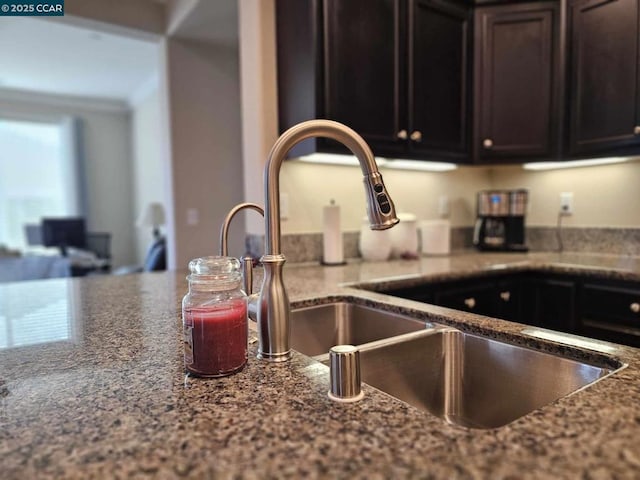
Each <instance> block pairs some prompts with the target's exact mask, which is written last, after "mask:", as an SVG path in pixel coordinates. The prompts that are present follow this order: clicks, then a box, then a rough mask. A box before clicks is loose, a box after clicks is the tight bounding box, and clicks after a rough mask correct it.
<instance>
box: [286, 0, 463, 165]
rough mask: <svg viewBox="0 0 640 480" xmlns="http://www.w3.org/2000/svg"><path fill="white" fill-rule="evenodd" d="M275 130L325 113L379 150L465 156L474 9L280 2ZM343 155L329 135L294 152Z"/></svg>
mask: <svg viewBox="0 0 640 480" xmlns="http://www.w3.org/2000/svg"><path fill="white" fill-rule="evenodd" d="M276 19H277V54H278V104H279V127H280V131H284V130H285V129H287V128H288V127H290V126H292V125H294V124H295V123H298V122H300V121H302V120H308V119H312V118H327V119H331V120H336V121H338V122H341V123H344V124H345V125H347V126H349V127H351V128H353V129H354V130H355V131H356V132H358V133H359V134H360V135H362V136H363V138H364V139H365V140H366V141H367V143H369V145H370V146H371V148H372V150H373V152H374V154H376V155H379V156H392V157H404V158H423V159H442V160H453V161H460V162H463V161H465V160H466V159H467V158H468V156H469V155H468V152H469V138H470V135H469V118H470V115H469V107H470V99H471V97H470V94H469V86H470V80H471V77H470V71H469V68H470V65H471V63H470V61H471V58H470V56H469V53H470V48H471V43H470V42H471V30H470V28H471V10H470V8H469V7H465V6H462V5H461V4H458V3H455V2H451V1H442V0H324V1H320V0H277V3H276ZM315 151H321V152H344V149H343V147H342V146H340V145H337V144H335V143H333V142H331V141H328V140H324V139H317V140H310V141H308V142H307V144H306V145H304V146H301V147H299V148H298V149H297V150H294V151H293V152H292V155H300V154H303V153H309V152H315Z"/></svg>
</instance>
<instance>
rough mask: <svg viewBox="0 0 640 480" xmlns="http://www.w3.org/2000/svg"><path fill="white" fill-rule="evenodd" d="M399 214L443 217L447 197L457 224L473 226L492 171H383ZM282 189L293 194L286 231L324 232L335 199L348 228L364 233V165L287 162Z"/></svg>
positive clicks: (343, 223)
mask: <svg viewBox="0 0 640 480" xmlns="http://www.w3.org/2000/svg"><path fill="white" fill-rule="evenodd" d="M380 171H381V173H382V176H383V178H384V181H385V184H386V186H387V189H388V191H389V194H390V195H391V197H392V198H393V201H394V203H395V206H396V210H397V211H398V212H411V213H414V214H416V215H417V216H418V219H421V220H428V219H436V218H440V216H439V214H438V200H439V197H440V196H441V195H446V196H447V197H448V198H449V202H450V217H449V218H450V220H451V223H452V225H454V226H466V225H471V224H472V222H473V220H474V216H475V193H476V191H477V190H480V189H483V188H489V176H488V171H487V169H482V168H478V169H476V168H471V167H466V168H460V169H458V170H455V171H451V172H408V171H400V170H385V169H384V168H382V169H381V170H380ZM280 182H281V190H282V191H283V192H286V193H288V194H289V212H290V218H289V219H288V220H285V221H283V223H282V231H283V233H304V232H319V231H321V230H322V207H323V206H324V205H328V204H329V201H330V199H332V198H333V199H335V201H336V203H337V204H339V205H340V207H341V222H342V228H343V230H347V231H348V230H351V231H354V230H359V229H360V225H361V223H362V219H363V217H364V216H365V215H366V210H365V209H366V204H365V193H364V187H363V184H362V172H361V170H360V168H359V167H350V166H333V165H316V164H309V163H304V162H299V161H287V162H285V163H284V165H283V168H282V171H281V173H280Z"/></svg>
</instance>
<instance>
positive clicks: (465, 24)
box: [406, 0, 471, 159]
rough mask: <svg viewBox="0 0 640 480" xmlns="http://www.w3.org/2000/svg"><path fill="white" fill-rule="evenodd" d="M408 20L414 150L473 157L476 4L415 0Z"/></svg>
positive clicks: (411, 141)
mask: <svg viewBox="0 0 640 480" xmlns="http://www.w3.org/2000/svg"><path fill="white" fill-rule="evenodd" d="M409 22H410V26H409V58H410V63H409V98H408V99H409V119H408V125H407V126H406V128H407V129H408V134H409V150H410V151H411V152H415V153H417V154H426V155H433V156H436V157H438V158H441V157H444V158H447V157H450V158H454V159H456V158H457V159H463V158H468V153H469V123H470V122H469V111H470V108H469V102H470V95H469V83H470V82H469V79H470V78H471V76H470V72H469V68H470V55H469V53H470V51H471V43H470V42H471V31H470V23H471V10H470V9H468V8H465V7H462V6H457V5H455V4H452V3H451V2H443V1H438V0H412V1H411V2H410V11H409Z"/></svg>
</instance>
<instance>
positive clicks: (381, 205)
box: [257, 120, 398, 362]
mask: <svg viewBox="0 0 640 480" xmlns="http://www.w3.org/2000/svg"><path fill="white" fill-rule="evenodd" d="M311 137H326V138H330V139H332V140H336V141H338V142H340V143H342V144H343V145H344V146H346V147H347V148H348V149H349V150H351V152H352V153H353V154H354V155H355V156H356V158H357V159H358V161H359V162H360V168H361V169H362V173H363V175H364V186H365V190H366V194H367V214H368V216H369V223H370V227H371V229H372V230H385V229H387V228H391V227H392V226H394V225H395V224H396V223H398V219H397V218H396V212H395V208H394V206H393V202H392V201H391V198H390V197H389V195H388V194H387V191H386V188H385V186H384V183H383V182H382V175H380V172H379V171H378V167H377V165H376V162H375V159H374V157H373V153H372V152H371V149H370V148H369V146H368V145H367V143H366V142H365V141H364V140H363V139H362V137H360V135H358V134H357V133H356V132H354V131H353V130H351V129H350V128H348V127H346V126H344V125H342V124H341V123H338V122H333V121H331V120H310V121H307V122H303V123H300V124H298V125H295V126H293V127H291V128H290V129H289V130H287V131H286V132H284V133H283V134H282V135H281V136H280V138H278V140H276V143H275V144H274V145H273V148H272V149H271V152H270V153H269V158H268V159H267V164H266V166H265V173H264V190H265V230H266V232H265V240H266V248H265V254H264V256H263V257H262V258H261V262H262V265H263V266H264V279H263V283H262V290H261V292H260V298H259V300H258V305H257V317H258V318H257V321H258V341H259V346H258V358H261V359H264V360H267V361H271V362H283V361H286V360H288V359H289V358H290V357H291V347H290V345H289V337H290V325H289V298H288V296H287V291H286V289H285V287H284V282H283V279H282V268H283V266H284V263H285V260H286V259H285V256H284V255H283V254H282V253H281V251H280V195H279V194H280V178H279V176H280V167H281V165H282V162H283V161H284V159H285V157H286V155H287V153H288V152H289V150H291V148H292V147H293V146H294V145H296V144H297V143H299V142H301V141H302V140H305V139H307V138H311Z"/></svg>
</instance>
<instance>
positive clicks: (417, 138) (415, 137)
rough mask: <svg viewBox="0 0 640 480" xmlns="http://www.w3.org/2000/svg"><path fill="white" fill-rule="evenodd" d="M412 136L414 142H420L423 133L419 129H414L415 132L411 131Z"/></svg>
mask: <svg viewBox="0 0 640 480" xmlns="http://www.w3.org/2000/svg"><path fill="white" fill-rule="evenodd" d="M410 138H411V140H413V141H414V142H420V141H422V133H420V132H419V131H418V130H414V131H413V132H411V137H410Z"/></svg>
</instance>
